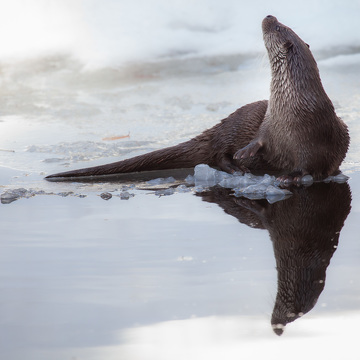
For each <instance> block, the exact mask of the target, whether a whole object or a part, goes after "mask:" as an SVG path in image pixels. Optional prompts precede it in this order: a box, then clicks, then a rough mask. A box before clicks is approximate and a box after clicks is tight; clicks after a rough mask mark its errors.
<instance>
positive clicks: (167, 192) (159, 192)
mask: <svg viewBox="0 0 360 360" xmlns="http://www.w3.org/2000/svg"><path fill="white" fill-rule="evenodd" d="M174 193H175V189H174V188H169V189H165V190H157V191H155V195H157V196H169V195H172V194H174Z"/></svg>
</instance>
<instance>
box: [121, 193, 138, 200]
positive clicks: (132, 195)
mask: <svg viewBox="0 0 360 360" xmlns="http://www.w3.org/2000/svg"><path fill="white" fill-rule="evenodd" d="M119 196H120V200H129V199H130V198H131V197H134V196H135V195H134V194H130V193H129V192H128V191H122V192H121V193H120V195H119Z"/></svg>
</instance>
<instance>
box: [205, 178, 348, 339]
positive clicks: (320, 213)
mask: <svg viewBox="0 0 360 360" xmlns="http://www.w3.org/2000/svg"><path fill="white" fill-rule="evenodd" d="M292 191H293V196H292V197H290V198H289V199H287V200H284V201H280V202H277V203H275V204H269V203H268V202H267V201H266V200H248V199H243V198H235V197H233V196H230V191H229V190H227V189H223V188H220V187H214V188H213V189H211V190H210V191H209V192H206V193H202V194H200V196H202V198H203V200H204V201H208V202H212V203H217V204H218V205H220V206H221V207H222V208H223V209H224V211H225V212H226V213H228V214H230V215H232V216H235V217H236V218H237V219H238V220H239V221H240V222H241V223H244V224H247V225H248V226H251V227H254V228H261V229H267V230H268V231H269V234H270V238H271V240H272V242H273V247H274V254H275V259H276V267H277V272H278V289H277V296H276V301H275V306H274V310H273V313H272V318H271V324H272V327H273V330H274V332H275V333H276V334H277V335H281V334H282V333H283V331H284V328H285V326H286V325H287V324H288V323H290V322H292V321H294V320H296V319H297V318H299V317H301V316H302V315H304V314H305V313H307V312H309V311H310V310H311V309H312V308H313V307H314V305H315V304H316V302H317V300H318V298H319V296H320V294H321V292H322V291H323V289H324V286H325V278H326V268H327V267H328V265H329V263H330V259H331V257H332V255H333V253H334V252H335V250H336V248H337V246H338V242H339V234H340V231H341V229H342V227H343V225H344V221H345V219H346V217H347V216H348V214H349V212H350V208H351V206H350V204H351V192H350V188H349V185H348V184H347V183H345V184H338V183H328V184H325V183H316V184H313V185H312V186H310V187H309V188H298V189H292Z"/></svg>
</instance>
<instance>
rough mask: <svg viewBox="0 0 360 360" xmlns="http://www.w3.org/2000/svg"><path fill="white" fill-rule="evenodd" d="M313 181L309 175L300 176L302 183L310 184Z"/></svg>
mask: <svg viewBox="0 0 360 360" xmlns="http://www.w3.org/2000/svg"><path fill="white" fill-rule="evenodd" d="M313 182H314V179H313V177H312V176H311V175H305V176H303V177H302V178H301V183H302V184H303V185H311V184H312V183H313Z"/></svg>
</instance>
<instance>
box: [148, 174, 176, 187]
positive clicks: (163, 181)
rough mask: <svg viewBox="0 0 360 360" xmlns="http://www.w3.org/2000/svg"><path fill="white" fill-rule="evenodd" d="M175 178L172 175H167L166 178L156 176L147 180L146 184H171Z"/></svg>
mask: <svg viewBox="0 0 360 360" xmlns="http://www.w3.org/2000/svg"><path fill="white" fill-rule="evenodd" d="M175 181H176V180H175V178H173V177H172V176H169V177H167V178H157V179H153V180H149V181H147V184H149V185H163V184H171V183H174V182H175Z"/></svg>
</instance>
